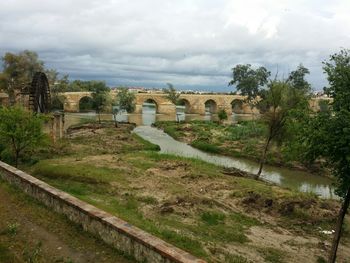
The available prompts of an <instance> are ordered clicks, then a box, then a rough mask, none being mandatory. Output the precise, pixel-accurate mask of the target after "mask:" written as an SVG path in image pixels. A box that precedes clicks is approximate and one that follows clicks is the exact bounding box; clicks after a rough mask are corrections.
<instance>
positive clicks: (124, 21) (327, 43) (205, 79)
mask: <svg viewBox="0 0 350 263" xmlns="http://www.w3.org/2000/svg"><path fill="white" fill-rule="evenodd" d="M349 13H350V2H349V1H348V0H334V1H328V0H275V1H273V0H218V1H211V0H179V1H170V0H163V1H162V0H148V1H143V0H138V1H137V0H134V1H127V0H115V1H114V0H103V1H97V0H96V1H93V0H75V1H70V0H60V1H53V0H46V1H41V0H2V1H1V4H0V55H3V54H4V52H6V51H19V50H23V49H31V50H35V51H37V52H38V53H39V55H40V56H41V57H42V58H43V59H44V60H45V61H46V63H47V64H48V65H49V66H51V67H54V68H57V69H58V70H60V71H61V72H62V73H68V74H70V76H71V77H73V78H85V79H89V78H98V79H106V80H107V82H108V83H109V84H111V85H119V84H124V85H127V84H132V85H148V86H164V84H165V83H166V82H173V84H174V85H175V86H178V87H186V86H187V85H190V86H191V88H193V86H194V87H198V88H201V87H205V88H212V89H225V88H226V87H227V83H228V81H229V78H230V69H231V68H232V67H233V66H234V65H236V64H238V63H251V64H254V65H264V66H266V67H268V68H269V69H270V70H275V69H276V68H277V67H278V69H279V72H280V74H287V73H288V71H290V70H293V69H294V68H295V67H296V66H297V65H298V64H299V63H300V62H302V63H303V64H304V65H305V66H306V67H308V68H309V69H310V71H311V73H312V74H311V76H310V81H312V84H313V86H314V87H315V88H316V89H320V88H322V87H323V86H324V85H325V78H324V76H323V75H322V64H321V62H322V61H323V60H324V59H326V58H327V57H328V56H329V55H330V54H332V53H334V52H336V51H338V50H339V48H340V47H348V46H347V45H349V44H348V43H350V35H349V34H348V28H349V27H350V17H349V15H348V14H349Z"/></svg>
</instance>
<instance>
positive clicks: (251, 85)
mask: <svg viewBox="0 0 350 263" xmlns="http://www.w3.org/2000/svg"><path fill="white" fill-rule="evenodd" d="M270 75H271V72H270V71H268V70H267V69H266V68H265V67H259V68H257V69H253V68H252V66H251V65H250V64H246V65H241V64H239V65H237V66H235V67H234V68H232V80H231V81H230V82H229V86H230V85H236V89H237V91H240V93H241V94H242V95H243V96H246V102H247V103H248V104H249V106H250V108H251V110H252V112H253V108H254V106H256V104H257V97H258V96H259V94H260V90H261V88H262V87H264V86H265V85H266V84H267V83H268V78H269V76H270Z"/></svg>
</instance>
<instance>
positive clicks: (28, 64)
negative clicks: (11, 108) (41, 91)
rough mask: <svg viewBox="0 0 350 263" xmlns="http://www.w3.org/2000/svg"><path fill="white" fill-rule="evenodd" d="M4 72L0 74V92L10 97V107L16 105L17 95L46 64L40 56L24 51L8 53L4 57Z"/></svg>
mask: <svg viewBox="0 0 350 263" xmlns="http://www.w3.org/2000/svg"><path fill="white" fill-rule="evenodd" d="M2 62H3V72H2V73H1V74H0V90H3V91H5V92H6V93H7V94H8V96H9V102H10V105H14V104H15V103H16V94H17V93H18V92H19V91H21V89H23V88H24V87H26V86H27V85H28V84H29V83H30V82H31V81H32V78H33V76H34V74H35V72H37V71H43V70H44V62H43V61H41V60H39V57H38V54H37V53H35V52H33V51H29V50H24V51H22V52H20V53H18V54H13V53H9V52H8V53H6V54H5V55H4V56H3V57H2Z"/></svg>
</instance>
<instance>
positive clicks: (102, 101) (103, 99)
mask: <svg viewBox="0 0 350 263" xmlns="http://www.w3.org/2000/svg"><path fill="white" fill-rule="evenodd" d="M109 92H110V89H109V88H108V87H107V86H106V84H105V83H104V82H101V81H100V82H94V87H93V92H92V93H91V97H92V108H93V109H94V110H95V112H96V114H97V116H98V122H99V123H101V116H100V113H101V111H102V110H103V109H104V108H105V107H106V106H107V105H108V104H109Z"/></svg>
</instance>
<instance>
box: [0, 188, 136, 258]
mask: <svg viewBox="0 0 350 263" xmlns="http://www.w3.org/2000/svg"><path fill="white" fill-rule="evenodd" d="M0 200H1V202H0V262H6V263H11V262H33V263H34V262H45V263H47V262H57V263H58V262H62V263H72V262H74V263H80V262H81V263H83V262H84V263H85V262H105V263H107V262H121V263H124V262H125V263H126V262H131V261H128V260H127V259H125V258H124V257H122V256H121V255H119V254H118V252H117V251H115V250H114V249H112V248H110V247H108V246H107V245H105V244H103V243H102V242H100V241H98V240H97V239H95V238H94V237H91V236H89V234H87V233H85V232H83V231H82V230H81V229H80V228H79V227H78V226H77V225H74V224H72V223H71V222H69V221H68V220H67V219H66V218H64V217H63V216H61V215H58V214H56V213H54V212H52V211H50V210H49V209H47V208H46V207H44V206H42V205H41V204H38V203H37V202H36V201H34V200H32V199H31V198H29V197H27V196H25V195H24V194H23V193H21V192H19V191H18V190H16V189H14V188H13V187H11V186H9V185H8V184H6V183H4V182H2V181H0Z"/></svg>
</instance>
